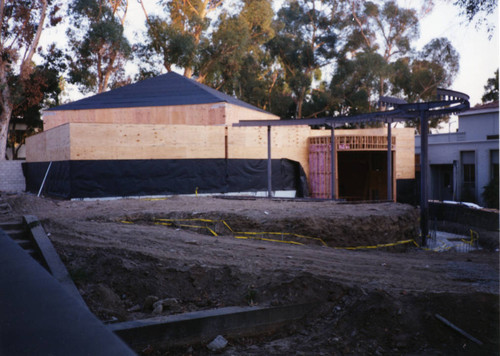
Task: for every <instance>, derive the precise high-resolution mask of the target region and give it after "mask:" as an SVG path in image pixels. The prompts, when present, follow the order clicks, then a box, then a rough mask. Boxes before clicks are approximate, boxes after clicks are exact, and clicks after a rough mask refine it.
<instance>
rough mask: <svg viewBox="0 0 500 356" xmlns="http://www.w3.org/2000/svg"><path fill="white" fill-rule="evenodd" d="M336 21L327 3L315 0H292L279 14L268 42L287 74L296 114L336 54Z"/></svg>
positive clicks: (285, 74)
mask: <svg viewBox="0 0 500 356" xmlns="http://www.w3.org/2000/svg"><path fill="white" fill-rule="evenodd" d="M334 25H335V22H334V19H333V16H330V12H329V11H328V4H327V3H325V2H320V1H315V0H292V1H290V2H289V3H287V4H286V5H284V6H283V7H282V8H281V9H280V10H279V11H278V14H277V19H276V21H275V24H274V28H275V32H276V36H275V37H274V38H273V39H272V40H271V41H270V42H269V43H268V44H267V46H268V48H269V50H270V53H271V55H273V56H275V57H276V58H277V62H278V64H279V66H280V67H281V69H282V70H283V74H284V81H285V83H286V85H287V87H288V88H289V90H290V91H291V93H292V98H293V100H294V102H295V107H296V109H295V115H293V116H295V117H297V118H300V117H302V108H303V105H304V102H305V100H306V97H307V96H308V95H309V94H310V92H311V89H312V83H313V79H316V80H320V79H321V68H322V67H324V66H326V65H328V64H330V63H331V61H332V60H333V58H334V57H335V55H336V35H335V26H334Z"/></svg>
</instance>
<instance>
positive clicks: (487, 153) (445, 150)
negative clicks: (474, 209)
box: [415, 101, 499, 206]
mask: <svg viewBox="0 0 500 356" xmlns="http://www.w3.org/2000/svg"><path fill="white" fill-rule="evenodd" d="M498 121H499V116H498V101H496V102H492V103H488V104H483V105H477V106H475V107H474V108H471V109H470V110H468V111H465V112H463V113H461V114H459V116H458V130H457V132H453V133H445V134H433V135H429V166H430V169H429V172H430V177H429V178H430V180H429V187H428V189H429V199H432V200H456V201H467V202H475V203H478V204H479V205H483V206H484V205H485V203H484V200H483V197H482V193H483V189H484V187H485V186H486V185H488V183H489V182H490V181H491V180H492V179H493V178H494V177H496V178H498V169H499V168H498ZM415 154H416V155H417V157H418V156H419V155H420V136H419V135H417V136H416V137H415ZM417 159H418V158H417ZM419 161H420V160H418V162H419Z"/></svg>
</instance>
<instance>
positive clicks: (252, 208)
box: [3, 194, 500, 355]
mask: <svg viewBox="0 0 500 356" xmlns="http://www.w3.org/2000/svg"><path fill="white" fill-rule="evenodd" d="M3 198H4V200H5V201H7V202H8V203H9V205H10V206H11V207H12V210H13V212H12V215H14V216H21V215H27V214H30V215H36V216H37V217H38V218H39V220H40V221H41V222H42V225H43V227H44V228H45V231H46V232H47V233H48V234H49V237H50V239H51V240H52V242H53V243H54V245H55V247H56V249H57V251H58V252H59V254H60V256H61V258H62V260H63V262H64V263H65V264H66V266H67V268H68V270H69V271H70V273H71V275H72V277H73V279H74V281H75V283H76V285H77V286H78V288H79V290H80V292H81V294H82V296H83V298H84V299H85V300H86V302H87V304H88V305H89V307H90V309H91V310H92V311H93V312H94V313H95V314H96V315H97V316H98V317H99V318H100V319H101V320H103V321H106V322H113V321H123V320H133V319H144V318H149V317H153V316H157V315H168V314H174V313H181V312H186V311H193V310H200V309H210V308H217V307H223V306H233V305H286V304H294V303H304V302H314V303H317V305H318V307H317V308H316V311H315V312H314V313H312V314H311V315H309V316H308V317H307V318H306V319H305V320H303V321H301V322H297V323H292V324H290V325H288V326H286V327H283V328H280V329H279V330H278V331H277V332H275V333H272V334H265V335H259V336H256V337H247V338H233V339H231V338H229V345H228V346H227V347H226V348H225V349H224V350H222V351H220V352H219V354H223V355H290V354H295V355H359V354H378V355H386V354H411V355H450V354H454V355H456V354H481V355H498V354H499V336H500V335H499V256H498V252H488V251H486V250H479V251H475V252H469V253H466V254H464V253H461V254H460V253H456V252H443V253H436V252H432V251H425V250H423V249H420V248H416V247H415V245H414V244H413V243H404V244H401V245H397V246H391V247H384V248H378V249H362V250H346V249H337V248H335V247H355V246H373V245H377V244H387V243H396V242H398V241H406V240H411V239H416V238H417V231H418V212H417V211H416V209H415V208H414V207H411V206H407V205H401V204H395V203H378V204H340V203H335V202H330V201H324V202H312V201H308V202H305V201H286V200H272V201H270V200H267V199H253V200H252V199H248V200H240V199H238V200H237V199H221V198H213V197H170V198H166V199H159V200H154V199H153V200H147V199H141V200H140V199H122V200H109V201H61V200H53V199H48V198H37V197H35V196H32V195H27V194H16V195H7V196H4V197H3ZM193 226H195V227H193ZM243 232H259V233H258V234H243ZM264 232H266V233H267V234H264ZM271 232H273V233H275V234H269V233H271ZM292 234H295V235H292ZM236 237H240V238H236ZM242 237H245V238H242ZM264 239H267V241H266V240H264ZM270 240H271V241H270ZM286 242H288V243H286ZM158 299H162V300H164V302H163V303H160V304H162V307H161V308H158V307H156V308H155V304H154V302H156V301H157V300H158ZM157 305H158V304H156V306H157ZM435 314H439V315H441V316H443V317H444V318H446V319H448V320H449V321H451V322H452V323H453V324H455V325H457V326H458V327H460V328H463V329H464V330H465V331H466V332H468V333H469V334H471V335H473V336H474V337H475V338H477V339H479V340H480V341H481V342H482V343H483V345H481V346H480V345H478V344H476V343H474V342H472V341H471V340H469V339H467V338H466V337H464V336H462V335H460V334H459V333H457V332H456V331H454V330H453V329H451V328H450V327H448V326H446V325H445V324H444V323H443V322H441V321H440V320H438V319H437V318H436V317H435ZM137 351H139V353H143V354H153V355H206V354H210V351H209V350H208V349H207V348H206V344H197V345H186V346H182V347H175V348H168V349H161V348H158V347H156V346H155V345H151V347H150V348H148V349H146V350H137Z"/></svg>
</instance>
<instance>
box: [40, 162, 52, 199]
mask: <svg viewBox="0 0 500 356" xmlns="http://www.w3.org/2000/svg"><path fill="white" fill-rule="evenodd" d="M50 167H52V161H50V163H49V166H48V167H47V170H46V171H45V175H44V176H43V180H42V185H41V186H40V190H39V191H38V195H37V196H38V197H39V196H40V195H41V194H42V190H43V187H44V186H45V181H46V180H47V176H48V175H49V171H50Z"/></svg>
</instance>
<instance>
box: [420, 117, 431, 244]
mask: <svg viewBox="0 0 500 356" xmlns="http://www.w3.org/2000/svg"><path fill="white" fill-rule="evenodd" d="M428 135H429V123H428V122H427V115H426V113H425V111H424V110H422V111H421V112H420V233H421V234H422V246H426V245H427V236H428V235H429V199H428V194H427V192H428V189H427V184H428V182H427V175H428V174H427V171H428V168H429V157H428V141H429V138H428Z"/></svg>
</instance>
